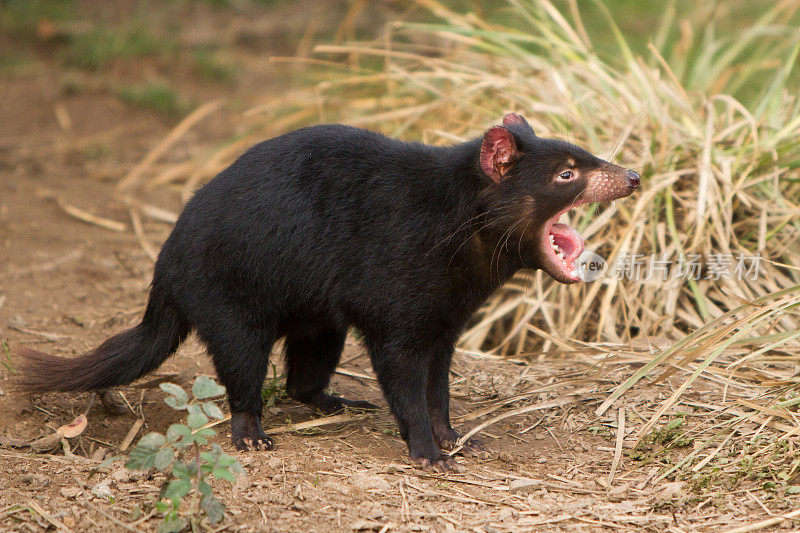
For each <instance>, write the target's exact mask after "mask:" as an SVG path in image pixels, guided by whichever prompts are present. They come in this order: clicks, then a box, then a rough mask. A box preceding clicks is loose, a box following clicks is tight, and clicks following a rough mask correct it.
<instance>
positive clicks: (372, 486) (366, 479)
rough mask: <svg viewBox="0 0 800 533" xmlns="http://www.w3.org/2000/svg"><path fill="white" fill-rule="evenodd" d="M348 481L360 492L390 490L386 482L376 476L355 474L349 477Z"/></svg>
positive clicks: (390, 486) (389, 485)
mask: <svg viewBox="0 0 800 533" xmlns="http://www.w3.org/2000/svg"><path fill="white" fill-rule="evenodd" d="M350 481H351V483H352V484H353V485H354V486H355V487H356V488H359V489H361V490H380V491H386V490H389V489H391V488H392V485H391V484H390V483H389V482H388V481H386V480H385V479H383V478H382V477H381V476H376V475H369V474H356V475H354V476H352V477H350Z"/></svg>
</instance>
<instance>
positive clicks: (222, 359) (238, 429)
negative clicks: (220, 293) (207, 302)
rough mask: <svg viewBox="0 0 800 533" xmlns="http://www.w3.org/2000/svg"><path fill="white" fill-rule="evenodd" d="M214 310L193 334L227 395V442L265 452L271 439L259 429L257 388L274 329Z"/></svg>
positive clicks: (270, 446)
mask: <svg viewBox="0 0 800 533" xmlns="http://www.w3.org/2000/svg"><path fill="white" fill-rule="evenodd" d="M217 311H218V313H217V315H216V317H215V319H213V320H208V321H206V322H205V323H204V324H202V325H201V326H199V327H198V328H197V332H198V335H199V336H200V338H201V339H202V340H203V342H204V343H205V344H206V346H207V347H208V351H209V353H210V354H211V359H212V361H213V363H214V367H215V368H216V371H217V375H218V376H219V379H220V381H221V382H222V384H223V385H225V388H226V389H227V392H228V403H229V405H230V408H231V439H232V440H233V444H234V445H235V446H236V448H238V449H240V450H269V449H271V448H272V440H271V439H270V438H269V437H268V436H267V435H266V434H265V433H264V430H263V429H262V427H261V408H262V401H261V388H262V386H263V384H264V378H265V377H266V375H267V369H268V368H269V353H270V350H271V349H272V344H273V343H274V342H275V328H274V327H273V326H266V327H264V326H262V327H255V326H250V325H249V324H250V322H249V321H248V317H247V316H245V315H244V314H241V315H240V314H237V313H235V312H234V311H233V310H232V309H221V308H219V307H218V308H217ZM220 317H225V318H224V319H221V318H220Z"/></svg>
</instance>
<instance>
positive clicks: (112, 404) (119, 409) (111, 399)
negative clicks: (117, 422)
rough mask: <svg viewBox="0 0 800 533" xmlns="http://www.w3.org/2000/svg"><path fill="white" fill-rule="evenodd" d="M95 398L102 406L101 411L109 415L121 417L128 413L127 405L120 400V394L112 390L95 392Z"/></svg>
mask: <svg viewBox="0 0 800 533" xmlns="http://www.w3.org/2000/svg"><path fill="white" fill-rule="evenodd" d="M97 397H98V398H100V403H102V404H103V409H104V410H105V412H106V413H108V414H110V415H122V414H125V413H127V412H128V404H126V403H125V400H123V399H122V394H120V392H119V391H117V390H114V389H104V390H101V391H97Z"/></svg>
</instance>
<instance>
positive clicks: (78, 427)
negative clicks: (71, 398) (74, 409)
mask: <svg viewBox="0 0 800 533" xmlns="http://www.w3.org/2000/svg"><path fill="white" fill-rule="evenodd" d="M88 425H89V421H88V420H87V419H86V415H83V414H81V415H78V416H77V417H76V418H75V420H73V421H72V422H70V423H69V424H65V425H63V426H61V427H60V428H58V429H57V430H56V433H58V434H59V435H60V436H62V437H66V438H68V439H72V438H74V437H77V436H78V435H80V434H81V433H83V430H85V429H86V426H88Z"/></svg>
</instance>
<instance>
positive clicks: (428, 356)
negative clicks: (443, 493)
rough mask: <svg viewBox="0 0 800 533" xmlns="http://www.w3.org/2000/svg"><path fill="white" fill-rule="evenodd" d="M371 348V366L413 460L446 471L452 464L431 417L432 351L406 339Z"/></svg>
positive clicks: (374, 345)
mask: <svg viewBox="0 0 800 533" xmlns="http://www.w3.org/2000/svg"><path fill="white" fill-rule="evenodd" d="M368 344H369V346H370V356H371V357H372V365H373V367H374V369H375V373H376V374H377V376H378V381H379V382H380V384H381V388H382V389H383V394H384V396H385V397H386V401H387V403H388V404H389V407H390V409H391V410H392V414H394V417H395V419H396V420H397V426H398V429H399V430H400V436H401V437H403V440H405V441H406V443H407V444H408V451H409V455H410V456H411V459H412V460H413V461H414V462H416V463H417V464H419V465H420V466H422V467H425V468H429V467H432V468H435V469H438V470H442V471H444V470H447V469H448V468H449V467H450V466H452V464H453V462H452V460H451V459H449V458H447V457H445V456H443V455H442V452H441V450H440V449H439V446H437V444H436V440H435V439H434V436H433V431H432V427H433V426H432V423H431V418H430V416H429V414H428V401H427V391H428V375H429V368H430V365H431V362H432V355H433V354H432V353H431V351H430V348H426V347H424V346H421V345H420V344H421V343H419V342H414V341H408V340H405V339H403V340H400V341H394V342H383V343H375V342H369V341H368Z"/></svg>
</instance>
